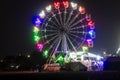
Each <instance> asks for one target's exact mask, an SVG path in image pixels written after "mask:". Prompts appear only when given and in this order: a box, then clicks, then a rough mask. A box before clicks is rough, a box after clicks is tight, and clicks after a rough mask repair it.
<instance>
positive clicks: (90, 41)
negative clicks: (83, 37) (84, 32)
mask: <svg viewBox="0 0 120 80" xmlns="http://www.w3.org/2000/svg"><path fill="white" fill-rule="evenodd" d="M87 43H88V47H93V41H92V39H87Z"/></svg>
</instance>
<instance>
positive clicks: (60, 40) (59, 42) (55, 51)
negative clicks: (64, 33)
mask: <svg viewBox="0 0 120 80" xmlns="http://www.w3.org/2000/svg"><path fill="white" fill-rule="evenodd" d="M60 42H61V38H60V39H59V42H58V43H57V45H56V48H55V52H56V51H57V50H58V47H59V45H60Z"/></svg>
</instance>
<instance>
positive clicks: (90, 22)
mask: <svg viewBox="0 0 120 80" xmlns="http://www.w3.org/2000/svg"><path fill="white" fill-rule="evenodd" d="M88 26H90V29H94V28H95V26H94V22H93V21H92V20H90V21H89V22H88Z"/></svg>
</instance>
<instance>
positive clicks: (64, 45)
mask: <svg viewBox="0 0 120 80" xmlns="http://www.w3.org/2000/svg"><path fill="white" fill-rule="evenodd" d="M67 46H68V45H67V40H66V36H65V35H63V39H62V50H64V52H66V51H67Z"/></svg>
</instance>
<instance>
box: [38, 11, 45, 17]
mask: <svg viewBox="0 0 120 80" xmlns="http://www.w3.org/2000/svg"><path fill="white" fill-rule="evenodd" d="M39 16H40V18H44V17H45V11H44V10H42V11H41V13H40V14H39Z"/></svg>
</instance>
